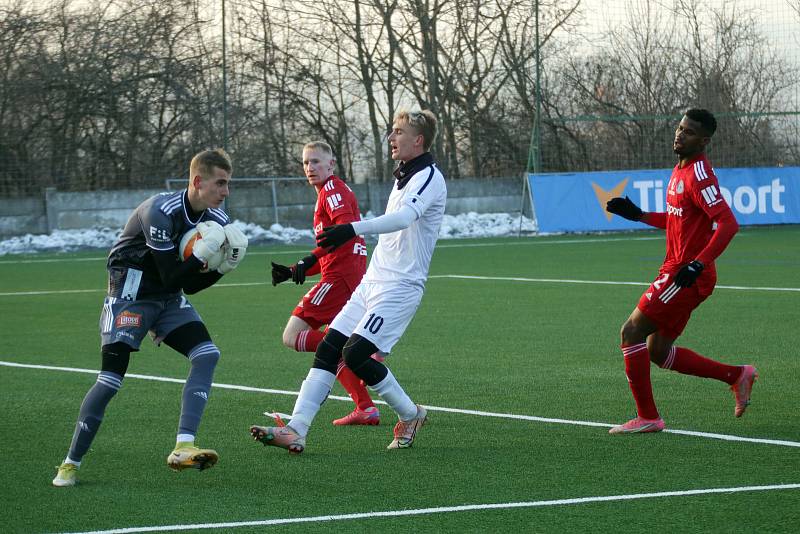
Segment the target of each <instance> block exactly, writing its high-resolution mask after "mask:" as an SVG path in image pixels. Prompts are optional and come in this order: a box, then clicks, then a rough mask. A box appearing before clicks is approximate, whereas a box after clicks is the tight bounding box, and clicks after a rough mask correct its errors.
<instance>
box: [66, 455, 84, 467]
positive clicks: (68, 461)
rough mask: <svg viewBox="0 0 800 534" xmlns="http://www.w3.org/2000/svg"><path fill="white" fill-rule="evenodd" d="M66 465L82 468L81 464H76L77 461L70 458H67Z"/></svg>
mask: <svg viewBox="0 0 800 534" xmlns="http://www.w3.org/2000/svg"><path fill="white" fill-rule="evenodd" d="M64 463H65V464H72V465H74V466H75V467H80V466H81V463H80V462H76V461H75V460H73V459H72V458H70V457H69V456H67V457H66V458H64Z"/></svg>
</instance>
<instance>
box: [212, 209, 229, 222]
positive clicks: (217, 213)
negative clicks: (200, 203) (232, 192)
mask: <svg viewBox="0 0 800 534" xmlns="http://www.w3.org/2000/svg"><path fill="white" fill-rule="evenodd" d="M208 211H209V212H210V213H211V214H212V215H213V216H214V217H215V218H216V219H218V220H219V221H220V224H223V225H224V224H226V223H227V222H228V221H229V220H230V219H229V218H228V214H227V213H225V212H224V211H222V210H221V209H217V208H208Z"/></svg>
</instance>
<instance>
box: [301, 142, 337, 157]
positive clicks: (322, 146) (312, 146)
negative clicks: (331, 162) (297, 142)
mask: <svg viewBox="0 0 800 534" xmlns="http://www.w3.org/2000/svg"><path fill="white" fill-rule="evenodd" d="M303 150H319V151H320V152H324V153H326V154H327V155H329V156H330V157H331V159H336V158H335V157H334V155H333V149H332V148H331V145H329V144H328V143H326V142H325V141H311V142H310V143H306V144H305V145H303Z"/></svg>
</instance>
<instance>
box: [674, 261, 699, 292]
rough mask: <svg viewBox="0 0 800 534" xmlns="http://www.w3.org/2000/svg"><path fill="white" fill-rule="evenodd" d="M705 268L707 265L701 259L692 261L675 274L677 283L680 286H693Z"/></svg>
mask: <svg viewBox="0 0 800 534" xmlns="http://www.w3.org/2000/svg"><path fill="white" fill-rule="evenodd" d="M704 268H705V265H703V262H701V261H700V260H692V261H690V262H689V263H687V264H686V265H684V266H683V267H681V270H680V271H678V274H676V275H675V285H676V286H678V287H691V285H692V284H694V281H695V280H697V277H698V276H700V273H702V272H703V269H704Z"/></svg>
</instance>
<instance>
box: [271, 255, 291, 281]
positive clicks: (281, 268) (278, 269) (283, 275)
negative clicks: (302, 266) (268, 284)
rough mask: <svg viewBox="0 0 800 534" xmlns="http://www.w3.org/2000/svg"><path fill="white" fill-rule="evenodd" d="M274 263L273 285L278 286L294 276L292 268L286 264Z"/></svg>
mask: <svg viewBox="0 0 800 534" xmlns="http://www.w3.org/2000/svg"><path fill="white" fill-rule="evenodd" d="M271 263H272V285H273V286H277V285H278V284H280V283H281V282H285V281H287V280H288V279H289V278H291V277H292V270H291V269H290V268H289V267H287V266H285V265H278V264H277V263H275V262H274V261H273V262H271Z"/></svg>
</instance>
